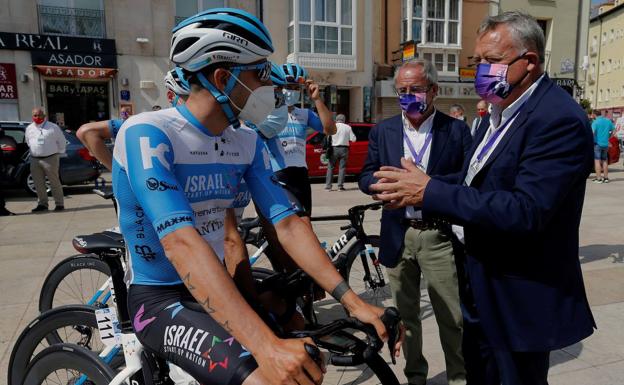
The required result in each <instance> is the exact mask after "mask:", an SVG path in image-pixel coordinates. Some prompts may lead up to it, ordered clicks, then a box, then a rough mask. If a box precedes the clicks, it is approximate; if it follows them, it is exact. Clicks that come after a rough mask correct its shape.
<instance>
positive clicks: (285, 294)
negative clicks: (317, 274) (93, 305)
mask: <svg viewBox="0 0 624 385" xmlns="http://www.w3.org/2000/svg"><path fill="white" fill-rule="evenodd" d="M104 261H105V263H107V264H108V265H109V269H110V271H111V278H112V280H113V287H114V291H115V293H116V295H115V298H116V299H117V301H118V302H117V303H118V304H119V306H118V316H117V315H115V316H114V312H113V313H111V312H110V311H109V312H107V314H109V315H110V317H106V319H105V320H102V322H98V323H99V330H100V332H101V333H103V334H105V335H106V337H107V338H114V341H117V342H119V341H120V342H121V343H120V344H115V345H109V348H107V349H105V350H104V351H102V352H101V353H100V355H99V356H97V355H96V354H95V353H94V352H91V351H89V350H88V349H85V348H84V347H82V346H78V345H72V344H66V343H63V344H56V345H52V346H50V347H48V348H46V349H44V350H43V351H41V352H40V353H39V354H37V356H36V357H35V358H34V359H33V360H32V361H31V363H30V364H29V365H28V368H27V369H26V372H25V374H24V375H23V378H24V381H23V384H24V385H39V384H42V383H47V382H48V379H50V381H54V382H56V381H60V382H64V383H72V384H76V385H81V384H84V383H86V382H87V381H88V383H89V384H93V385H100V384H110V385H119V384H121V383H123V382H126V381H128V380H129V383H131V384H135V383H136V384H146V385H155V384H172V383H173V381H172V376H171V375H170V374H171V373H170V367H173V368H174V373H176V375H177V377H178V378H177V379H176V380H175V384H182V383H184V384H191V383H193V381H194V380H193V379H192V378H190V377H189V376H188V375H186V376H184V373H183V372H182V373H180V370H179V368H177V367H175V366H173V365H170V364H168V363H166V362H165V361H164V360H163V359H162V358H160V357H158V356H156V355H154V354H153V353H152V352H149V351H146V350H145V349H143V346H142V345H141V344H140V342H139V341H138V339H137V338H136V335H135V334H134V332H133V330H132V326H131V322H130V318H129V316H128V312H127V310H126V306H125V305H126V304H127V289H126V286H125V283H124V282H123V269H122V267H121V264H120V262H119V260H118V259H116V258H105V259H104ZM254 278H255V280H256V286H257V290H258V293H259V294H264V293H266V292H269V291H270V292H272V293H274V294H276V295H282V298H283V299H284V300H285V301H286V302H287V303H289V305H288V307H292V306H295V302H296V301H297V300H298V299H299V298H301V297H302V296H304V295H305V293H306V290H307V288H309V287H310V286H311V285H312V282H313V281H312V279H311V278H310V277H309V276H308V275H307V274H306V273H305V272H303V271H302V270H297V271H295V272H293V273H291V274H286V273H272V272H270V271H267V270H266V269H259V270H258V271H257V272H255V273H254ZM184 306H186V307H188V308H191V309H193V310H196V311H203V310H202V307H201V306H200V305H199V304H197V303H196V302H193V303H185V304H184ZM101 310H108V309H101ZM382 320H383V321H384V324H385V325H386V328H387V330H388V332H389V335H390V340H389V342H388V346H389V348H390V353H391V357H394V352H393V351H392V349H393V346H394V343H395V341H396V338H397V337H398V333H399V331H398V323H399V315H398V312H397V311H396V309H394V308H388V309H387V310H386V312H385V313H384V316H383V317H382ZM102 325H105V327H103V326H102ZM360 332H362V333H363V334H364V335H363V336H362V333H360ZM281 336H282V337H285V338H303V337H310V338H312V339H313V341H314V342H315V344H316V345H317V346H318V348H320V349H323V351H324V352H326V356H327V358H328V361H327V362H328V363H329V364H330V365H334V366H340V367H354V366H358V370H357V371H354V370H352V369H351V370H343V371H342V372H341V373H340V376H341V378H342V377H344V376H345V375H347V376H351V377H352V376H354V375H355V376H356V378H355V379H354V380H353V381H352V382H354V383H355V382H357V381H358V380H359V379H360V378H362V377H363V376H365V375H368V376H372V375H374V376H376V377H377V380H378V383H381V384H384V385H398V380H397V379H396V376H395V375H394V373H393V371H392V370H391V369H390V367H389V366H388V364H387V363H386V362H385V361H384V360H383V359H382V358H381V357H380V356H379V354H378V352H379V350H380V349H381V347H382V346H383V344H382V342H381V340H380V339H379V338H378V336H377V333H376V331H375V329H374V328H373V327H372V326H371V325H366V324H363V323H361V322H360V321H358V320H357V319H355V318H343V319H338V320H335V321H332V322H330V323H328V324H325V325H320V324H316V325H314V326H313V328H312V329H310V330H302V331H296V332H290V333H287V334H282V335H281ZM110 346H114V347H113V348H112V349H111V348H110ZM120 346H121V347H122V348H123V352H124V357H125V368H124V369H123V370H121V372H119V373H118V374H116V375H115V374H114V372H113V371H112V370H110V368H108V367H106V366H105V365H103V363H108V362H111V357H112V356H114V355H113V352H114V351H115V349H119V348H120ZM308 348H309V349H308V353H309V354H310V355H311V356H312V357H313V358H314V359H315V360H317V362H318V360H319V359H320V357H321V356H320V351H319V350H318V349H315V348H313V347H312V346H308ZM117 351H118V350H117ZM393 361H394V358H393ZM176 369H177V370H176ZM358 373H359V374H358ZM113 376H114V377H113Z"/></svg>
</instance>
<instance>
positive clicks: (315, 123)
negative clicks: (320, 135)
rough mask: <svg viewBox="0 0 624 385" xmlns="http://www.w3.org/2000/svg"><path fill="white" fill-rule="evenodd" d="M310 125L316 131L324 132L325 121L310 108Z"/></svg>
mask: <svg viewBox="0 0 624 385" xmlns="http://www.w3.org/2000/svg"><path fill="white" fill-rule="evenodd" d="M308 127H310V128H312V129H313V130H314V131H318V132H323V122H321V118H319V116H318V115H317V114H316V112H314V111H312V110H308Z"/></svg>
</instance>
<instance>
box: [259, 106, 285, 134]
mask: <svg viewBox="0 0 624 385" xmlns="http://www.w3.org/2000/svg"><path fill="white" fill-rule="evenodd" d="M286 123H288V107H287V106H281V107H278V108H276V109H274V110H273V111H271V113H270V114H269V116H267V118H266V119H265V120H264V121H263V122H262V123H260V124H259V125H258V130H259V131H260V132H261V133H262V135H264V137H265V138H267V139H269V138H272V137H274V136H277V134H279V133H280V132H282V131H283V130H284V127H286Z"/></svg>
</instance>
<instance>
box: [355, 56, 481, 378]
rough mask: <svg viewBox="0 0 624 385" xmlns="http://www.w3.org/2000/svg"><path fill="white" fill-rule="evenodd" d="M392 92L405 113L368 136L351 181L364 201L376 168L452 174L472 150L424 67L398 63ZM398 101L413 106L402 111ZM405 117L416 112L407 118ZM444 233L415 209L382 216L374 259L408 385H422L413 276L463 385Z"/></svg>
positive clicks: (453, 276) (450, 370)
mask: <svg viewBox="0 0 624 385" xmlns="http://www.w3.org/2000/svg"><path fill="white" fill-rule="evenodd" d="M395 89H396V90H397V92H398V93H399V99H400V100H401V102H402V103H401V104H402V108H404V110H407V111H404V112H403V113H402V114H401V115H397V116H394V117H392V118H390V119H387V120H384V121H383V122H381V123H379V124H377V125H376V126H375V127H373V129H372V130H371V132H370V135H369V142H368V156H367V158H366V162H365V164H364V167H363V169H362V173H361V175H360V180H359V185H360V189H361V190H362V191H363V192H365V193H367V194H370V192H369V190H368V187H369V185H370V184H372V183H375V182H376V181H377V180H376V179H375V178H374V177H373V173H374V172H375V171H377V170H379V168H380V167H381V166H395V167H400V166H401V163H400V160H401V157H403V156H406V157H410V158H412V159H414V160H415V161H416V163H418V164H420V167H423V169H426V170H427V172H429V173H432V174H440V175H443V174H449V173H455V172H459V171H461V167H462V164H463V163H464V160H465V157H466V154H467V153H468V151H469V149H470V147H471V144H472V137H471V136H470V129H469V128H468V126H467V125H466V124H465V123H464V122H463V121H462V120H458V119H454V118H451V117H450V116H448V115H445V114H444V113H442V112H440V111H436V109H435V108H434V106H433V99H434V97H435V96H436V94H437V90H438V86H437V73H436V70H435V67H433V65H432V64H431V63H430V62H428V61H424V60H415V61H411V62H408V63H405V64H403V66H401V68H399V69H398V70H397V75H396V78H395ZM416 99H418V100H416ZM405 100H412V101H413V102H412V103H411V104H409V103H406V102H405ZM422 102H424V103H422ZM408 104H409V105H408ZM413 110H417V112H416V113H415V114H414V113H410V111H412V112H413ZM407 210H409V211H407ZM447 230H448V231H441V230H440V229H438V228H437V227H436V226H435V225H434V224H432V223H429V222H426V221H423V220H422V216H421V215H420V210H419V209H418V210H414V208H409V209H405V208H403V209H399V210H383V213H382V219H381V234H380V238H381V239H380V247H379V258H380V261H381V262H382V263H383V264H384V265H386V266H387V267H389V268H390V269H388V276H389V278H390V287H391V290H392V295H393V297H394V300H395V303H396V305H397V307H398V308H399V311H400V312H401V316H402V318H403V321H404V322H405V325H406V327H407V330H408V333H407V336H406V340H405V343H404V344H403V346H404V347H405V349H404V352H405V359H406V365H405V375H406V377H407V379H408V381H409V383H410V384H413V385H421V384H425V383H426V381H427V371H428V364H427V360H426V359H425V357H424V356H423V354H422V328H421V314H420V275H421V272H422V275H423V276H424V277H425V279H426V281H427V290H428V291H429V297H430V298H431V305H432V307H433V310H434V312H435V317H436V322H437V323H438V326H439V329H440V340H441V342H442V347H443V350H444V355H445V361H446V367H447V378H448V383H449V384H451V385H463V384H465V383H466V371H465V368H464V361H463V357H462V353H461V341H462V326H461V324H462V314H461V310H460V306H459V289H458V287H457V272H456V268H455V260H454V258H453V247H452V244H451V241H450V227H448V229H447Z"/></svg>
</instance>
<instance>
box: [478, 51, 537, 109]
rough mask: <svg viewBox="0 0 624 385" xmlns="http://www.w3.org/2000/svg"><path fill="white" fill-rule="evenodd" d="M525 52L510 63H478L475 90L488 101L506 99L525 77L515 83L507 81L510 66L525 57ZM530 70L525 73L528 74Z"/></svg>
mask: <svg viewBox="0 0 624 385" xmlns="http://www.w3.org/2000/svg"><path fill="white" fill-rule="evenodd" d="M524 55H525V54H524V53H523V54H522V55H519V56H518V57H516V58H515V59H514V60H512V61H511V63H509V64H500V63H494V64H490V63H480V64H478V65H477V74H476V76H475V82H474V84H475V91H476V92H477V95H479V96H480V97H481V99H483V100H485V101H486V102H488V103H493V104H497V103H500V102H501V101H502V100H503V99H505V98H506V97H507V96H509V94H510V93H511V91H512V90H513V88H514V87H515V86H516V85H517V84H518V83H520V82H521V81H522V80H523V79H524V77H523V78H522V79H520V80H518V81H517V82H516V83H514V84H509V82H508V81H507V70H508V69H509V66H510V65H512V64H513V63H515V62H516V61H518V60H520V59H521V58H523V57H524ZM528 74H529V72H528V71H527V73H526V74H525V75H524V76H525V77H526V75H528Z"/></svg>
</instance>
